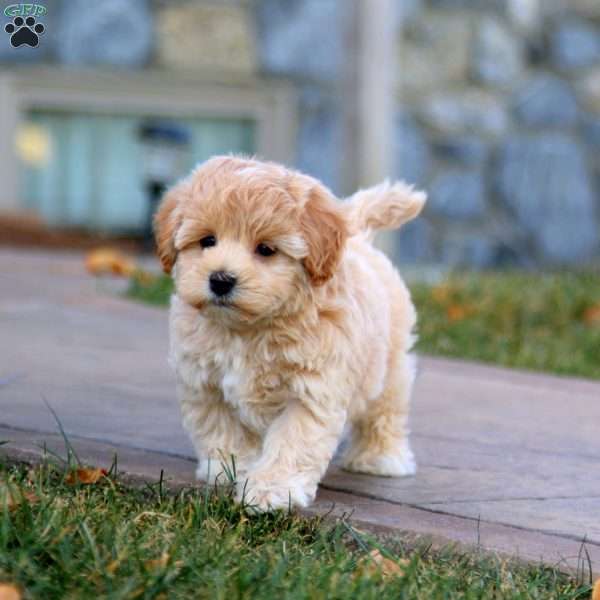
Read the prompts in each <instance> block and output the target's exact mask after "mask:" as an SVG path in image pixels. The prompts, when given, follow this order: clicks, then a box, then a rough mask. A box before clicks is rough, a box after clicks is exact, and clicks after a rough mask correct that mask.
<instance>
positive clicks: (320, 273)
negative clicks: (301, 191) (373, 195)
mask: <svg viewBox="0 0 600 600" xmlns="http://www.w3.org/2000/svg"><path fill="white" fill-rule="evenodd" d="M300 227H301V229H302V234H303V236H304V239H305V240H306V243H307V246H308V256H306V257H305V258H304V261H303V264H304V268H305V269H306V271H307V272H308V275H309V277H310V280H311V282H312V283H313V285H316V286H319V285H323V284H324V283H325V282H326V281H328V280H329V279H331V277H332V276H333V274H334V273H335V270H336V268H337V266H338V264H339V262H340V259H341V257H342V251H343V249H344V244H345V243H346V238H347V237H348V225H347V223H346V220H345V219H344V217H343V215H342V212H341V210H340V209H339V208H338V207H337V206H336V203H335V200H334V199H333V197H332V196H331V195H330V194H329V192H327V190H325V189H323V188H318V187H314V188H313V189H312V190H311V191H310V192H309V197H308V200H307V202H306V204H305V205H304V209H303V212H302V214H301V215H300Z"/></svg>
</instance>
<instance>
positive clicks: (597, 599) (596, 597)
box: [592, 579, 600, 600]
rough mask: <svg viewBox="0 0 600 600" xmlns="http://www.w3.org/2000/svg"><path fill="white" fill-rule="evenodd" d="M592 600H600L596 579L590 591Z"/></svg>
mask: <svg viewBox="0 0 600 600" xmlns="http://www.w3.org/2000/svg"><path fill="white" fill-rule="evenodd" d="M592 600H600V579H596V583H594V588H593V589H592Z"/></svg>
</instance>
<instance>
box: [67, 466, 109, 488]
mask: <svg viewBox="0 0 600 600" xmlns="http://www.w3.org/2000/svg"><path fill="white" fill-rule="evenodd" d="M107 475H108V471H107V470H106V469H91V468H83V467H82V468H79V469H74V470H73V471H71V472H70V473H69V474H68V475H67V476H66V477H65V483H67V484H68V485H75V484H76V483H82V484H84V485H93V484H94V483H98V482H99V481H100V480H101V479H102V478H103V477H106V476H107Z"/></svg>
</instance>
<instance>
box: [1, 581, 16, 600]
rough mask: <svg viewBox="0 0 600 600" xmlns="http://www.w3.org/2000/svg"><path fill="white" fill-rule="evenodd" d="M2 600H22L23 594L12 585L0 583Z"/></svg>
mask: <svg viewBox="0 0 600 600" xmlns="http://www.w3.org/2000/svg"><path fill="white" fill-rule="evenodd" d="M0 600H21V592H20V591H19V588H17V587H16V586H14V585H13V584H12V583H0Z"/></svg>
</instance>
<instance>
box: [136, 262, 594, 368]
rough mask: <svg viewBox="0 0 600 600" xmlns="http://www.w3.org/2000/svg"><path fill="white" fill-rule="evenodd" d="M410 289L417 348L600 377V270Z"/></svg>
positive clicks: (147, 284)
mask: <svg viewBox="0 0 600 600" xmlns="http://www.w3.org/2000/svg"><path fill="white" fill-rule="evenodd" d="M171 291H172V282H171V279H170V278H168V277H158V278H156V279H153V280H151V281H142V280H140V279H133V280H132V282H131V285H130V289H129V292H128V293H129V296H130V297H132V298H135V299H138V300H141V301H144V302H148V303H151V304H155V305H166V304H167V302H168V298H169V295H170V294H171ZM411 291H412V294H413V299H414V302H415V304H416V306H417V310H418V312H419V327H418V332H419V343H418V346H417V350H418V351H419V352H424V353H427V354H432V355H439V356H448V357H454V358H466V359H471V360H476V361H483V362H489V363H497V364H500V365H504V366H507V367H517V368H522V369H532V370H538V371H548V372H553V373H557V374H561V375H579V376H583V377H590V378H600V359H599V358H598V348H600V272H596V273H594V272H581V273H574V272H573V273H571V272H564V273H556V274H535V273H484V274H481V273H472V274H466V273H465V274H454V275H450V276H448V277H447V279H445V280H444V281H442V282H440V283H438V284H436V285H430V284H425V283H415V284H413V285H411Z"/></svg>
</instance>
